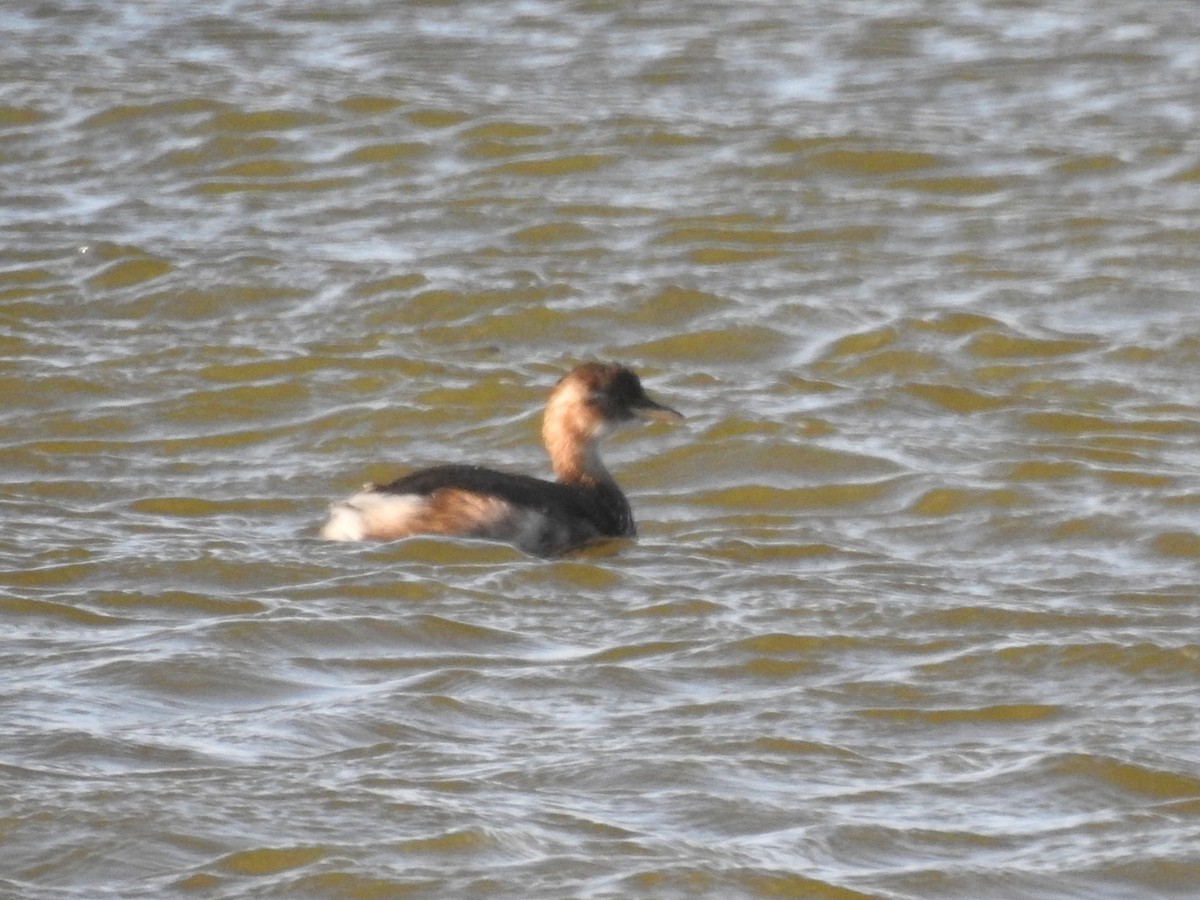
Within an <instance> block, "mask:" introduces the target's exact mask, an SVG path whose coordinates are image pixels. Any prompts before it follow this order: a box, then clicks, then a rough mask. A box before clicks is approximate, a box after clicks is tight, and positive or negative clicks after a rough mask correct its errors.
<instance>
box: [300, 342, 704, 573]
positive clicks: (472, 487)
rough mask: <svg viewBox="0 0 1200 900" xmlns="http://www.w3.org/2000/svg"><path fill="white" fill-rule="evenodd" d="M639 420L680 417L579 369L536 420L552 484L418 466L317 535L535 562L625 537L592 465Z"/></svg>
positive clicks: (340, 509) (622, 505) (617, 507)
mask: <svg viewBox="0 0 1200 900" xmlns="http://www.w3.org/2000/svg"><path fill="white" fill-rule="evenodd" d="M639 418H640V419H651V420H653V419H658V420H665V421H678V420H681V419H682V418H683V416H682V415H680V414H679V413H678V412H676V411H675V410H673V409H671V408H670V407H669V406H664V405H663V404H661V403H658V402H657V401H655V400H651V399H650V397H648V396H647V395H646V392H645V390H644V389H643V388H642V383H641V381H640V380H639V379H638V377H637V375H635V374H634V373H633V372H632V371H630V370H629V369H627V368H625V367H624V366H621V365H618V364H616V363H600V362H587V363H583V364H582V365H579V366H576V367H575V368H574V369H572V370H571V371H570V372H568V373H567V374H566V375H564V376H563V377H562V378H561V379H560V380H559V382H558V384H556V385H555V387H554V389H553V390H552V391H551V392H550V397H549V400H548V401H547V403H546V412H545V415H544V417H543V419H542V440H543V441H544V442H545V445H546V452H547V453H549V454H550V463H551V466H552V468H553V470H554V476H555V480H554V481H547V480H544V479H541V478H534V477H532V476H530V475H517V474H513V473H509V472H500V471H497V470H495V469H488V468H484V467H482V466H471V465H440V466H434V467H432V468H428V469H421V470H419V471H416V472H413V473H411V474H409V475H405V476H404V477H402V478H398V479H397V480H395V481H393V482H390V483H389V484H383V485H377V484H368V485H366V486H365V487H364V488H363V490H362V491H360V492H359V493H357V494H355V495H354V496H352V497H350V498H348V499H346V500H343V501H342V502H340V503H335V504H334V505H333V506H332V507H331V508H330V516H329V521H328V522H326V523H325V526H324V528H322V529H321V536H322V537H324V538H327V539H329V540H335V541H361V540H384V541H387V540H394V539H397V538H403V537H409V536H411V535H416V534H442V535H457V536H460V537H468V538H481V539H484V540H493V541H503V542H505V543H510V544H514V545H516V546H517V547H519V548H520V549H521V550H524V551H525V552H526V553H531V554H534V555H537V556H555V555H557V554H560V553H563V552H565V551H568V550H572V549H575V548H577V547H581V546H583V545H584V544H587V543H590V542H593V541H596V540H599V539H601V538H606V537H632V536H633V535H635V534H636V533H637V531H636V527H635V525H634V521H633V512H632V510H631V509H630V508H629V501H628V500H626V499H625V495H624V494H623V493H622V492H621V489H620V488H619V487H617V483H616V481H615V480H614V479H613V477H612V475H611V474H609V471H608V469H606V468H605V466H604V463H603V462H602V461H601V459H600V454H599V449H598V444H599V442H600V440H601V439H603V438H604V437H606V436H607V435H609V434H611V433H612V432H613V431H614V430H615V429H616V428H617V427H618V426H621V425H623V424H625V423H628V422H631V421H633V420H635V419H639Z"/></svg>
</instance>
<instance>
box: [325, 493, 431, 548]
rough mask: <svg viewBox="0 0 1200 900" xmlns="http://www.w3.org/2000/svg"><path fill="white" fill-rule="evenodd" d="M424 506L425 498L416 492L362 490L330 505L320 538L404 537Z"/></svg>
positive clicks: (358, 539) (365, 538) (348, 539)
mask: <svg viewBox="0 0 1200 900" xmlns="http://www.w3.org/2000/svg"><path fill="white" fill-rule="evenodd" d="M424 509H425V498H424V497H418V496H416V495H415V494H381V493H379V492H377V491H364V492H362V493H361V494H355V495H354V496H353V497H351V498H349V499H348V500H343V501H342V502H341V503H335V504H334V505H333V506H331V507H330V508H329V521H328V522H326V523H325V527H324V528H322V529H321V537H323V538H325V539H326V540H329V541H363V540H367V539H368V538H373V539H383V540H388V539H389V538H397V537H404V536H405V535H407V534H410V533H411V531H410V529H411V525H412V523H413V521H414V520H415V519H416V518H417V517H418V516H419V515H420V514H421V512H422V511H423V510H424Z"/></svg>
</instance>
